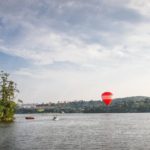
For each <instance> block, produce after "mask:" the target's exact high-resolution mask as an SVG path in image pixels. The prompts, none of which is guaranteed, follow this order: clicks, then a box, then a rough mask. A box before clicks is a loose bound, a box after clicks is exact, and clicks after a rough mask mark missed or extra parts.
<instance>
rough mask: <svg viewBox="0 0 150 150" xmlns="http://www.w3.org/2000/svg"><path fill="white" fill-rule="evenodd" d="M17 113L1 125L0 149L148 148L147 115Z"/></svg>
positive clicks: (137, 149) (94, 149)
mask: <svg viewBox="0 0 150 150" xmlns="http://www.w3.org/2000/svg"><path fill="white" fill-rule="evenodd" d="M33 116H34V117H35V120H25V119H24V118H25V115H16V120H15V122H14V123H11V124H0V150H32V149H34V150H149V149H150V114H149V113H145V114H144V113H143V114H111V113H110V114H60V115H58V116H59V120H58V121H53V120H52V118H53V114H40V115H39V114H34V115H33Z"/></svg>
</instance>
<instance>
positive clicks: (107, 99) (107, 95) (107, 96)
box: [101, 92, 113, 106]
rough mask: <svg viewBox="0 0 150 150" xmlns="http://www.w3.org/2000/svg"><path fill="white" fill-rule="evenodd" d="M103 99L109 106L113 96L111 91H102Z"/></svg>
mask: <svg viewBox="0 0 150 150" xmlns="http://www.w3.org/2000/svg"><path fill="white" fill-rule="evenodd" d="M101 96H102V100H103V102H104V103H105V104H106V105H107V106H108V105H110V104H111V102H112V96H113V94H112V93H111V92H104V93H102V95H101Z"/></svg>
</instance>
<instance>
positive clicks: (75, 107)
mask: <svg viewBox="0 0 150 150" xmlns="http://www.w3.org/2000/svg"><path fill="white" fill-rule="evenodd" d="M43 112H45V113H48V112H52V113H61V112H65V113H108V112H109V113H127V112H133V113H135V112H150V98H149V97H142V96H136V97H126V98H118V99H114V100H113V101H112V103H111V105H109V106H106V105H105V104H104V103H103V102H101V101H100V100H99V101H92V100H91V101H83V100H81V101H74V102H68V103H51V105H49V107H47V108H46V109H44V111H43ZM17 113H39V112H38V109H36V108H18V109H17Z"/></svg>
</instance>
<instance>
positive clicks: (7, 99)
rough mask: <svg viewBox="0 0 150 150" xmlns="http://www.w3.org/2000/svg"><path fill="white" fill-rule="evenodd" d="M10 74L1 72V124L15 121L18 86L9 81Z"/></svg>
mask: <svg viewBox="0 0 150 150" xmlns="http://www.w3.org/2000/svg"><path fill="white" fill-rule="evenodd" d="M8 77H9V74H7V73H4V72H3V71H1V73H0V122H11V121H13V120H14V110H15V107H16V103H15V102H14V101H13V100H14V98H15V92H19V91H18V90H17V89H16V84H15V83H14V82H13V81H11V80H8Z"/></svg>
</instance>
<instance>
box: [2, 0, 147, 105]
mask: <svg viewBox="0 0 150 150" xmlns="http://www.w3.org/2000/svg"><path fill="white" fill-rule="evenodd" d="M0 4H1V5H0V70H4V71H5V72H8V73H10V75H11V76H10V77H11V78H12V79H13V80H14V81H15V82H16V83H17V84H18V89H19V90H20V93H19V94H18V98H19V99H22V100H23V101H24V102H25V103H32V102H33V103H39V102H49V101H53V102H57V101H72V100H82V99H83V100H90V99H96V100H98V99H101V97H100V95H101V93H102V92H104V91H111V92H112V93H113V94H114V96H113V98H120V97H129V96H136V95H141V96H150V92H149V89H150V80H149V76H150V70H149V69H148V68H149V66H150V50H149V48H150V43H149V38H150V33H149V30H150V1H149V0H143V1H136V0H86V2H85V0H54V1H53V0H42V1H40V0H26V1H23V0H21V1H20V0H7V1H3V0H0Z"/></svg>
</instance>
